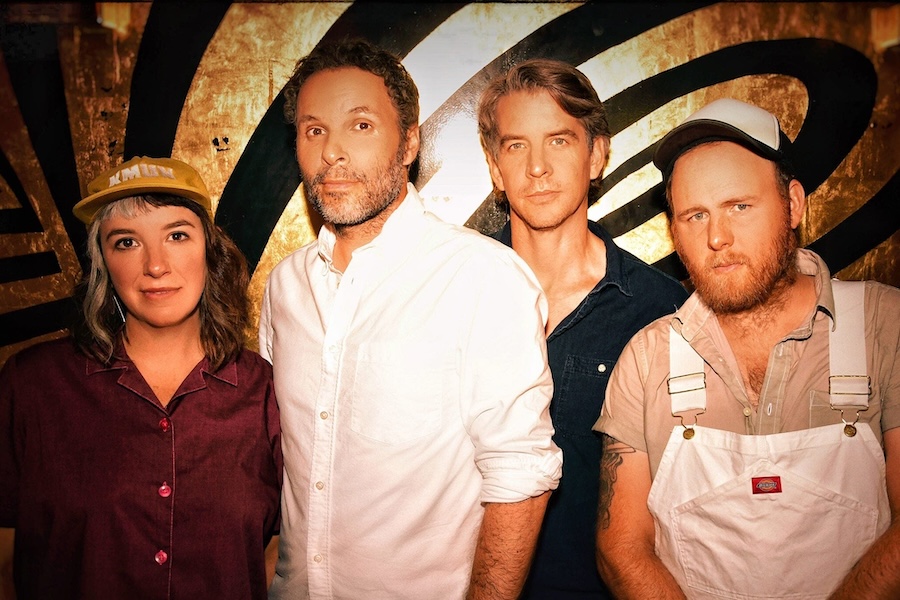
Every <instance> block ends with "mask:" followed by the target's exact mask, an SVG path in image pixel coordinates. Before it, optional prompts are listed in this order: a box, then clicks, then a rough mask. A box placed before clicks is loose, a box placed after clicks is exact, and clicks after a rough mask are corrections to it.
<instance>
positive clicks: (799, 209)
mask: <svg viewBox="0 0 900 600" xmlns="http://www.w3.org/2000/svg"><path fill="white" fill-rule="evenodd" d="M788 208H789V210H790V213H791V214H790V216H791V229H796V228H797V227H798V226H799V225H800V221H802V220H803V215H804V214H805V213H806V191H805V190H804V189H803V184H802V183H800V182H799V181H797V180H796V179H792V180H791V182H790V183H789V184H788Z"/></svg>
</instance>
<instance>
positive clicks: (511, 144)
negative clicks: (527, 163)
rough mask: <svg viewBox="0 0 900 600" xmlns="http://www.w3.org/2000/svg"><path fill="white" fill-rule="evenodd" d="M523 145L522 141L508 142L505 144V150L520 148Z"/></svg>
mask: <svg viewBox="0 0 900 600" xmlns="http://www.w3.org/2000/svg"><path fill="white" fill-rule="evenodd" d="M524 147H525V144H523V143H522V142H509V143H508V144H506V150H507V151H513V150H521V149H522V148H524Z"/></svg>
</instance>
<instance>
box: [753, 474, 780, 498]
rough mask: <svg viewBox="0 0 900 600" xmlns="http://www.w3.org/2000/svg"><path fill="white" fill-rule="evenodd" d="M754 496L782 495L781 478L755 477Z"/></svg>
mask: <svg viewBox="0 0 900 600" xmlns="http://www.w3.org/2000/svg"><path fill="white" fill-rule="evenodd" d="M752 479H753V493H754V494H780V493H781V477H777V476H775V477H753V478H752Z"/></svg>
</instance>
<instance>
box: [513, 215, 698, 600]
mask: <svg viewBox="0 0 900 600" xmlns="http://www.w3.org/2000/svg"><path fill="white" fill-rule="evenodd" d="M588 228H589V229H590V230H591V232H592V233H593V234H594V235H596V236H597V237H599V238H600V239H601V240H603V243H604V244H606V275H605V276H604V277H603V279H601V280H600V281H599V282H598V283H597V285H596V286H594V289H593V290H591V291H590V293H589V294H588V295H587V296H586V297H585V298H584V300H582V301H581V304H579V305H578V308H576V309H575V310H574V311H573V312H572V313H571V314H569V315H568V316H567V317H566V318H565V319H563V320H562V322H560V323H559V325H557V326H556V329H554V330H553V332H552V333H551V334H550V335H549V336H548V337H547V350H548V355H549V362H550V370H551V371H552V374H553V399H552V400H551V402H550V416H551V417H552V418H553V426H554V427H555V428H556V433H555V434H554V436H553V441H554V442H556V444H557V445H558V446H559V447H560V448H562V451H563V476H562V480H561V481H560V484H559V488H558V489H557V490H556V491H555V492H553V494H552V495H551V496H550V503H549V505H548V506H547V513H546V516H545V517H544V524H543V527H542V529H541V534H540V538H539V539H538V545H537V550H536V553H535V557H534V564H533V565H532V567H531V573H530V575H529V578H528V581H527V583H526V584H525V591H524V592H523V594H522V598H528V599H531V600H535V599H544V598H546V599H547V600H569V599H572V600H574V599H576V598H578V599H581V598H612V595H611V594H610V593H609V592H608V591H607V590H606V587H605V586H604V585H603V582H602V581H601V580H600V576H599V575H598V574H597V566H596V562H595V558H594V556H595V549H596V541H595V525H596V521H597V499H598V493H599V473H600V436H599V434H597V433H595V432H594V431H593V430H592V427H593V426H594V423H595V422H596V421H597V418H598V417H599V416H600V407H601V406H602V404H603V399H604V398H605V396H606V384H607V383H608V382H609V376H610V373H612V370H613V366H614V365H615V364H616V360H618V358H619V354H621V352H622V348H624V347H625V344H626V343H627V342H628V340H630V339H631V337H632V336H633V335H634V334H635V333H637V332H638V331H639V330H640V329H642V328H643V327H644V326H645V325H647V324H648V323H650V322H651V321H653V320H655V319H657V318H658V317H661V316H663V315H667V314H670V313H673V312H675V310H676V309H677V308H678V307H679V306H681V304H682V303H683V302H684V301H685V300H686V299H687V297H688V293H687V291H685V289H684V287H682V285H681V284H680V283H679V282H678V281H677V280H675V279H674V278H672V277H670V276H668V275H666V274H665V273H663V272H662V271H659V270H657V269H655V268H653V267H651V266H650V265H648V264H647V263H645V262H643V261H642V260H640V259H639V258H637V257H636V256H634V255H632V254H630V253H629V252H626V251H625V250H622V249H621V248H619V247H618V246H616V245H615V243H614V242H613V240H612V237H611V236H610V235H609V233H607V232H606V230H604V229H603V227H601V226H600V225H598V224H597V223H595V222H593V221H588ZM497 237H498V239H499V240H500V241H501V242H503V243H504V244H506V245H507V246H511V245H512V244H511V235H510V227H509V224H508V223H507V225H506V226H505V227H504V228H503V229H502V230H501V231H500V232H499V233H498V234H497Z"/></svg>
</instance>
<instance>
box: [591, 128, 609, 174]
mask: <svg viewBox="0 0 900 600" xmlns="http://www.w3.org/2000/svg"><path fill="white" fill-rule="evenodd" d="M607 157H609V138H607V137H605V136H602V135H598V136H597V137H595V138H594V143H593V144H592V145H591V181H593V180H594V179H597V178H598V177H600V176H601V175H603V169H604V168H606V159H607Z"/></svg>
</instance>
